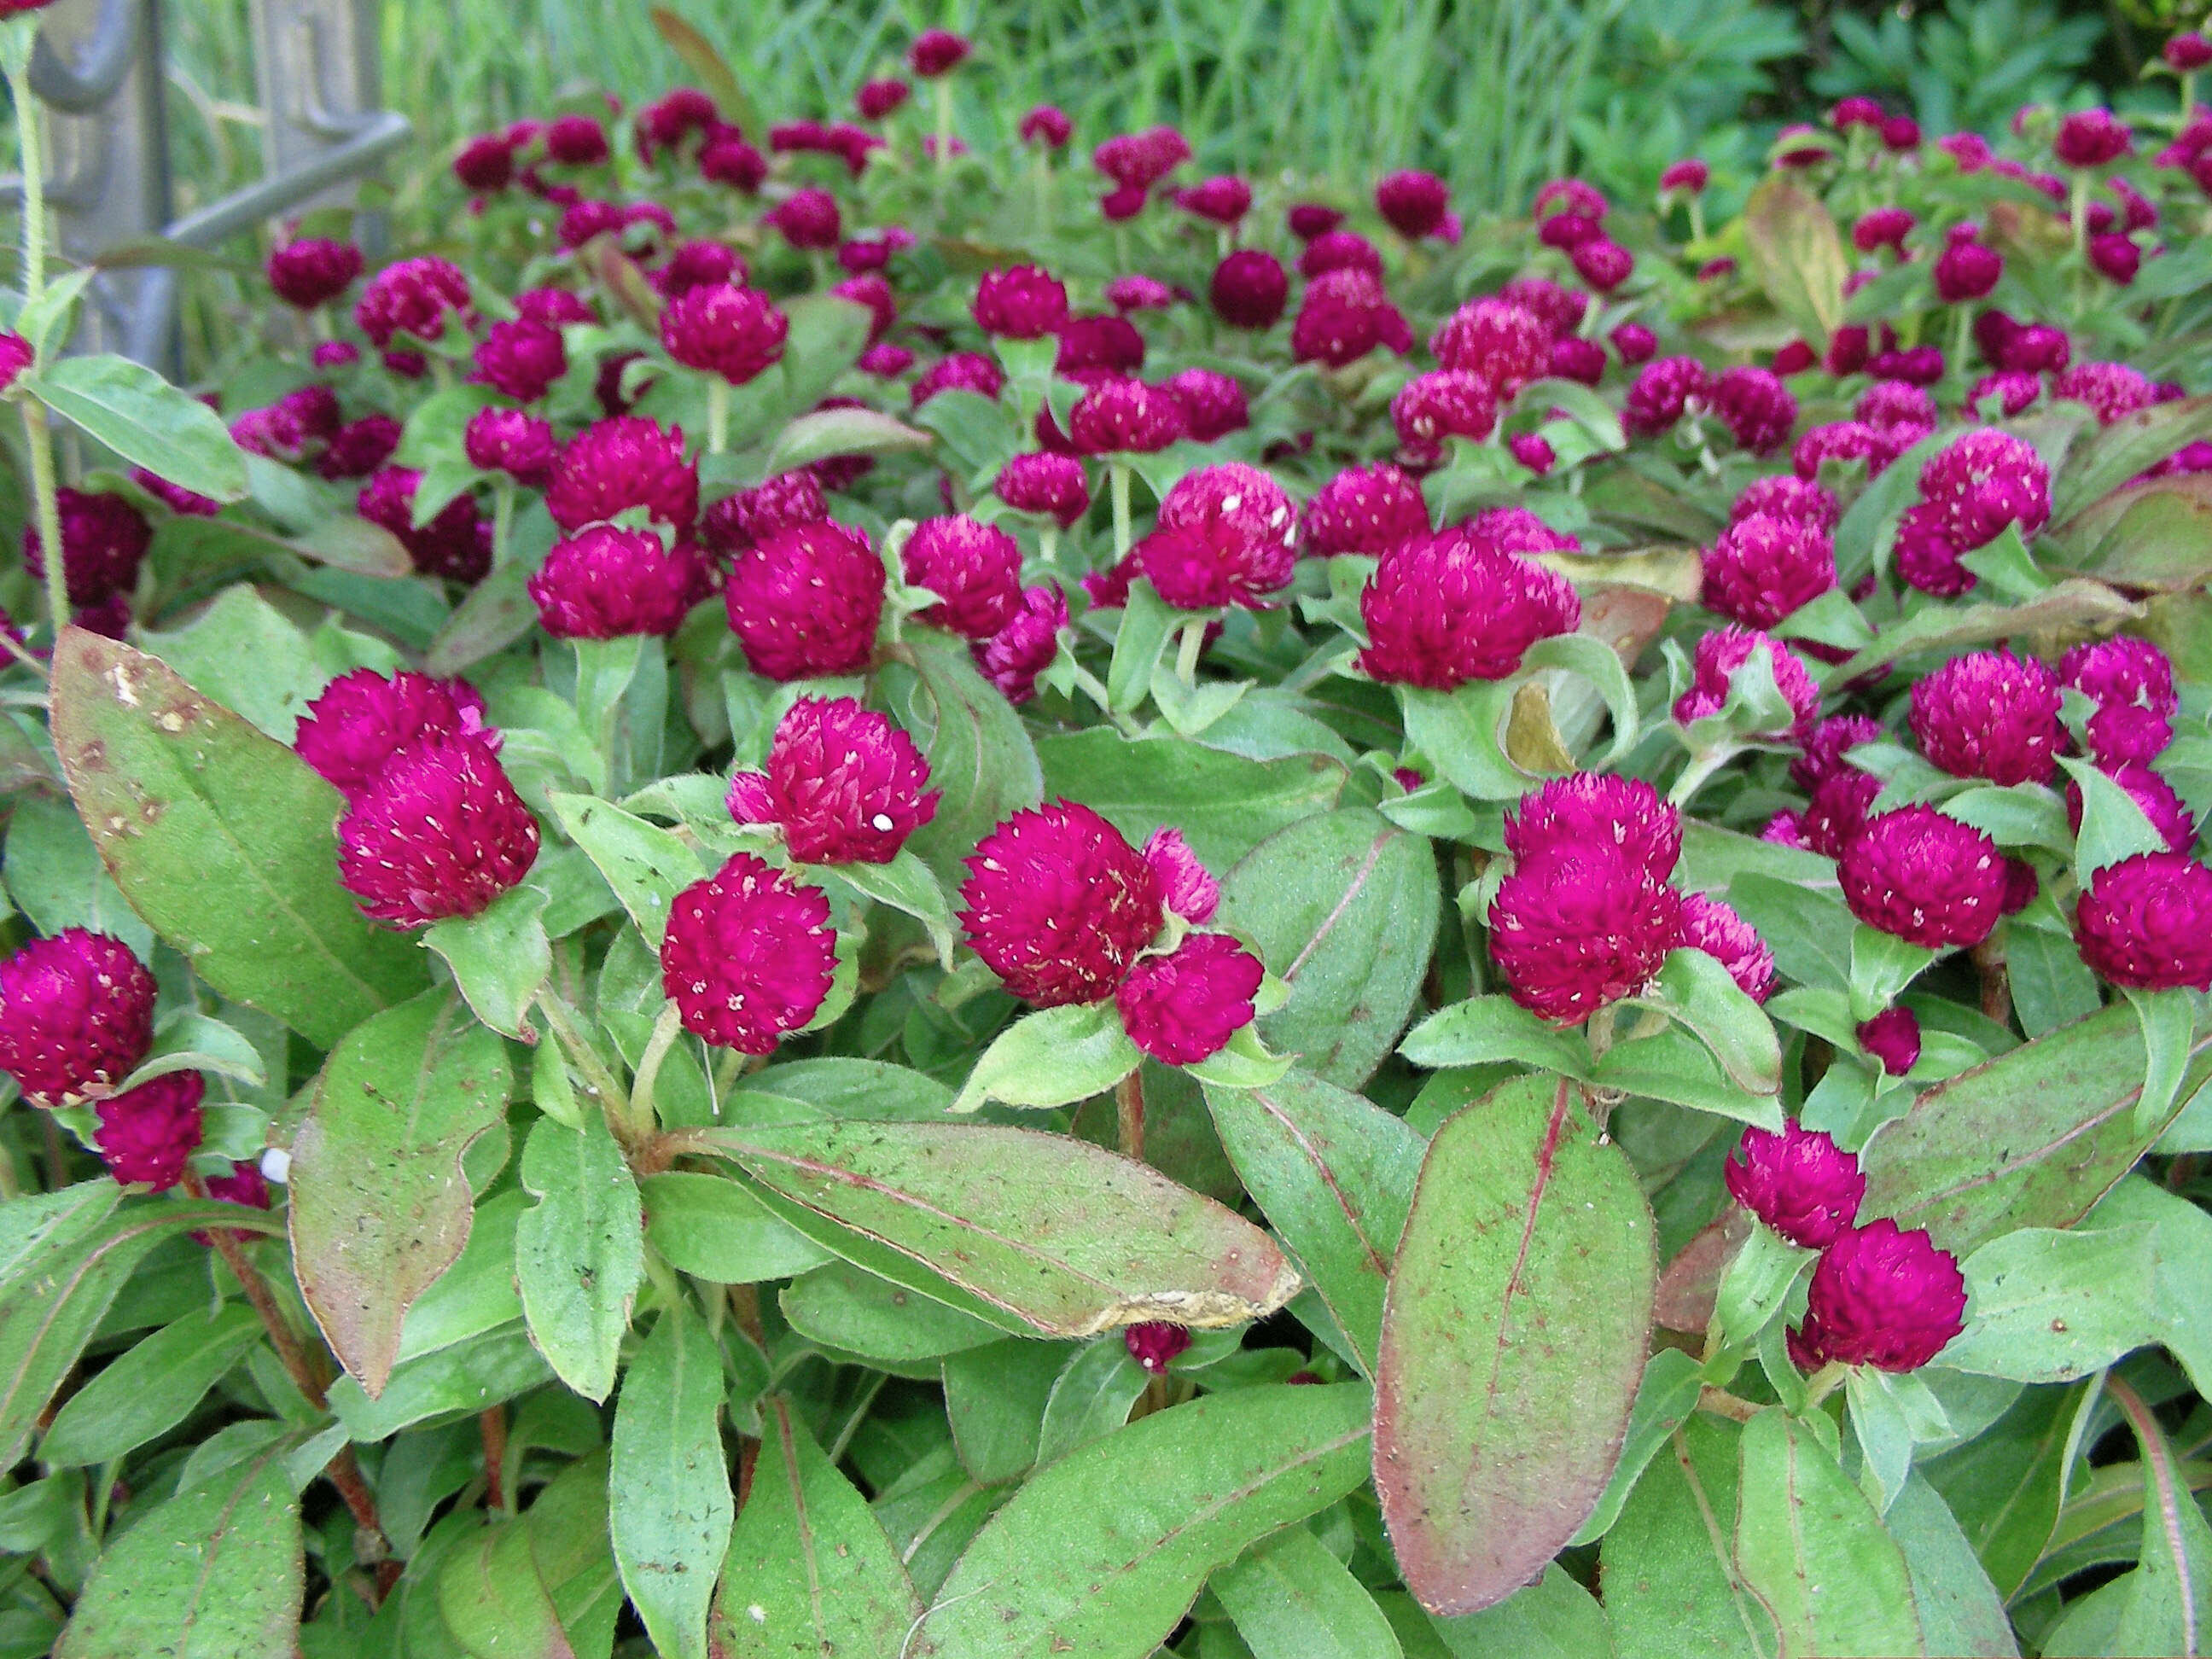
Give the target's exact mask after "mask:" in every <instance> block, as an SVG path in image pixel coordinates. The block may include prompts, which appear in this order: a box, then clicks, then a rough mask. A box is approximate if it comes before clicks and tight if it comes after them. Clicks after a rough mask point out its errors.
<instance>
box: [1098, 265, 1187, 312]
mask: <svg viewBox="0 0 2212 1659" xmlns="http://www.w3.org/2000/svg"><path fill="white" fill-rule="evenodd" d="M1106 302H1107V303H1108V304H1109V305H1110V306H1112V307H1114V309H1115V311H1117V312H1119V313H1121V314H1122V315H1123V316H1125V317H1126V316H1127V315H1128V314H1129V313H1131V312H1133V311H1165V310H1166V309H1167V308H1168V307H1170V306H1171V305H1173V304H1175V302H1176V291H1175V289H1171V288H1170V287H1169V286H1168V285H1167V284H1166V283H1164V282H1162V281H1161V280H1160V279H1159V278H1158V277H1157V276H1146V275H1145V273H1144V272H1142V271H1140V270H1139V271H1132V272H1130V273H1129V274H1128V275H1127V276H1116V277H1115V279H1114V280H1113V281H1112V282H1110V283H1107V284H1106Z"/></svg>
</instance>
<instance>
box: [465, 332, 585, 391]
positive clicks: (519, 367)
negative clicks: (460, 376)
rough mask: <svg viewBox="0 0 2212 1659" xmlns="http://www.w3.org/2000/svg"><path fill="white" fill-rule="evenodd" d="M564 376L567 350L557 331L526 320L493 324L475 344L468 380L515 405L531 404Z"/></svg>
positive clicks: (566, 371) (566, 368)
mask: <svg viewBox="0 0 2212 1659" xmlns="http://www.w3.org/2000/svg"><path fill="white" fill-rule="evenodd" d="M567 373H568V349H567V348H566V347H565V346H563V345H562V343H561V331H560V330H559V329H557V328H555V327H554V326H552V325H550V323H534V322H532V321H531V320H530V319H529V318H527V317H518V318H515V319H513V320H512V321H509V322H501V323H494V324H493V325H491V326H490V327H489V329H487V330H486V331H484V337H483V339H482V340H480V341H478V342H477V349H476V368H475V370H474V372H472V373H471V374H470V376H469V379H470V380H473V381H475V382H476V383H477V384H478V385H479V386H489V387H490V388H491V389H492V390H493V391H495V392H498V393H500V394H501V396H502V397H507V398H513V399H514V401H515V402H517V403H519V404H534V403H536V402H537V401H538V399H539V398H543V397H544V395H545V394H546V393H547V392H550V391H551V390H552V388H553V382H554V381H556V380H559V379H560V378H561V377H562V375H563V374H567Z"/></svg>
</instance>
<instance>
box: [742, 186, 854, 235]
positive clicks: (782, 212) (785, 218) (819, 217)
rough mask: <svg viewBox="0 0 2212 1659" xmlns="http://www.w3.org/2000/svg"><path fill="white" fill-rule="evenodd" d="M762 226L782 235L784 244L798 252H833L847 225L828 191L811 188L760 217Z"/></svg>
mask: <svg viewBox="0 0 2212 1659" xmlns="http://www.w3.org/2000/svg"><path fill="white" fill-rule="evenodd" d="M761 217H762V220H763V222H764V223H767V224H770V225H773V226H775V228H776V229H778V230H779V231H781V232H782V233H783V240H785V241H787V242H788V243H790V244H791V245H792V246H793V247H796V248H810V249H811V248H832V247H835V246H837V239H838V236H839V234H841V233H842V230H843V228H844V221H843V219H842V216H840V215H839V213H838V211H837V198H836V197H834V196H832V195H831V194H830V193H829V191H826V190H816V189H813V188H811V186H810V187H809V188H807V189H805V190H799V191H793V192H792V193H791V194H790V195H789V196H788V197H785V198H784V200H783V202H782V204H781V205H780V206H777V207H775V208H771V209H770V210H769V211H768V212H767V213H765V214H763V215H762V216H761Z"/></svg>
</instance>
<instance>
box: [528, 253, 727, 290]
mask: <svg viewBox="0 0 2212 1659" xmlns="http://www.w3.org/2000/svg"><path fill="white" fill-rule="evenodd" d="M746 275H747V272H746V269H745V262H744V260H743V259H741V258H738V252H737V250H736V249H735V248H733V247H732V246H729V244H727V243H726V242H706V241H699V240H692V241H688V242H678V244H677V245H676V246H674V247H672V248H671V249H670V250H669V251H668V258H667V259H666V260H665V262H664V263H663V264H662V265H661V267H660V269H659V270H656V271H654V272H653V288H654V289H655V290H656V291H658V292H659V295H660V296H661V297H662V298H663V299H665V300H675V299H680V298H682V297H683V296H684V295H686V294H689V293H690V292H691V290H692V289H696V288H719V287H720V286H722V285H724V284H726V283H737V284H739V285H742V284H743V283H744V281H745V277H746ZM518 303H520V302H518Z"/></svg>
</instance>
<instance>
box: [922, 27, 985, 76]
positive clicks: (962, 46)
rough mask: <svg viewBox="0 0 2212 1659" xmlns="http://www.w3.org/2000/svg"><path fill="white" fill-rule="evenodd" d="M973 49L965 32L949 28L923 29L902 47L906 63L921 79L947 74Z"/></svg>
mask: <svg viewBox="0 0 2212 1659" xmlns="http://www.w3.org/2000/svg"><path fill="white" fill-rule="evenodd" d="M973 51H975V45H974V43H973V42H971V41H970V40H969V39H968V37H967V36H965V35H963V34H955V33H953V32H952V31H951V29H924V30H923V31H922V32H921V33H920V34H917V35H915V37H914V44H913V45H911V46H908V48H907V49H906V66H907V67H908V69H910V70H913V71H914V72H915V74H916V75H919V76H921V78H922V79H923V80H925V81H934V80H935V79H936V78H937V77H938V76H940V75H950V74H951V72H952V71H953V70H956V69H957V68H959V67H960V65H961V64H964V63H965V62H967V61H968V54H969V53H970V52H973Z"/></svg>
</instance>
